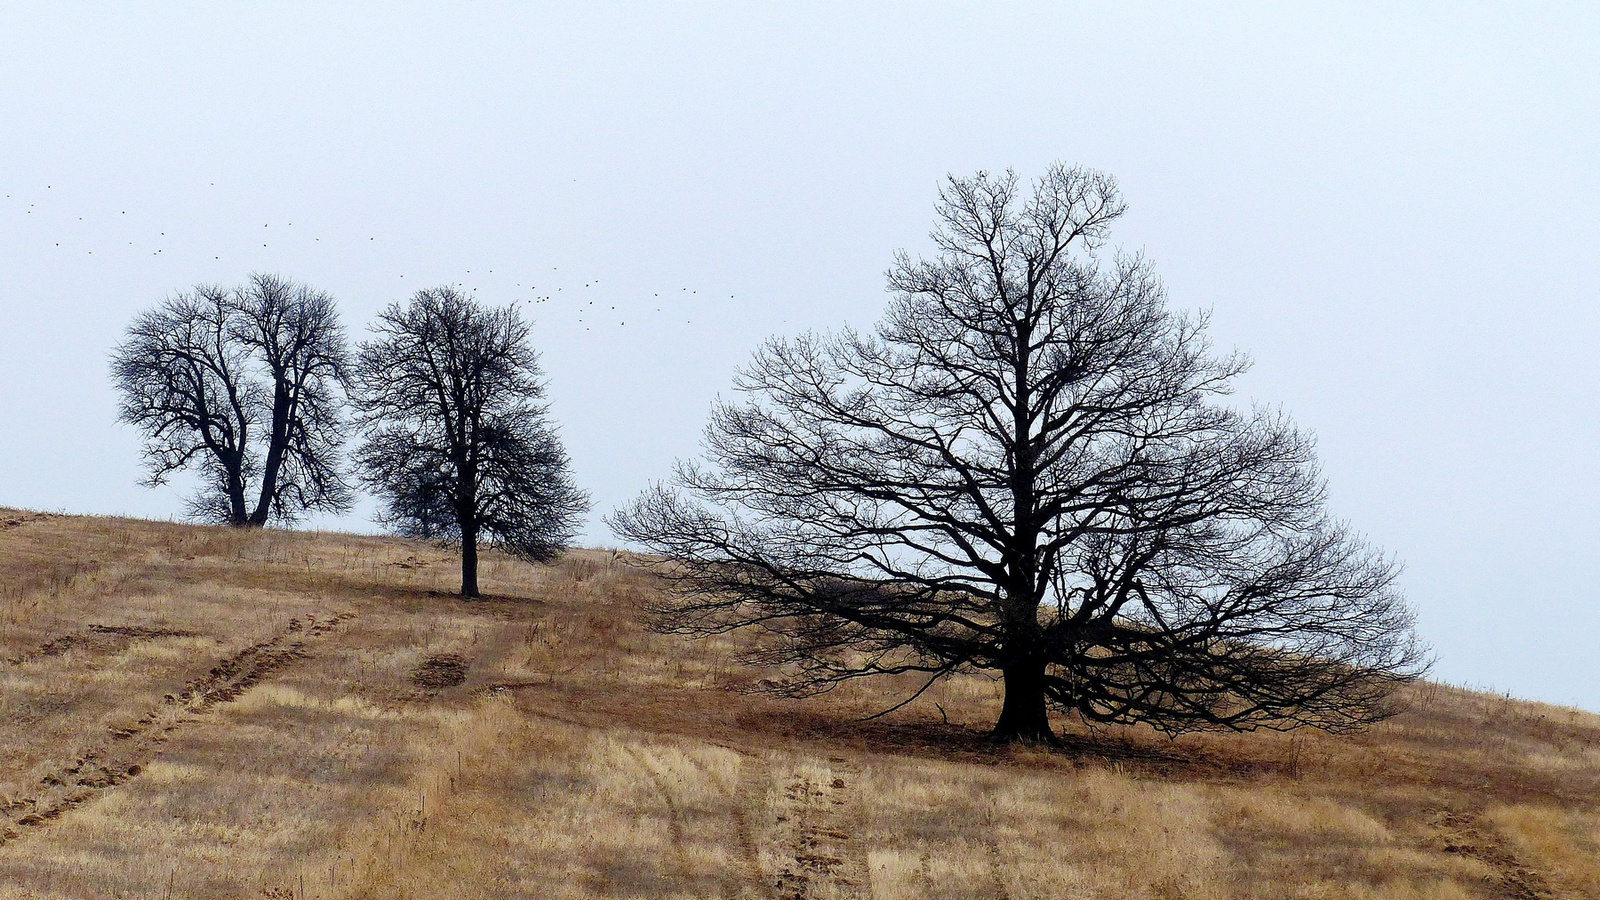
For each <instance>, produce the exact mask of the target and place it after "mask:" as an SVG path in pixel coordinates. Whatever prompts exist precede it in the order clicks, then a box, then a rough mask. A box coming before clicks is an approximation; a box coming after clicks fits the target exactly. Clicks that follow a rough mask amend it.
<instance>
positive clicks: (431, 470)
mask: <svg viewBox="0 0 1600 900" xmlns="http://www.w3.org/2000/svg"><path fill="white" fill-rule="evenodd" d="M373 331H374V332H375V333H376V337H375V338H374V339H373V340H372V341H369V342H367V343H365V344H363V345H362V347H361V350H360V353H359V354H358V357H357V361H356V366H355V379H354V384H355V386H356V390H355V397H354V399H355V405H356V408H357V409H358V410H360V415H361V418H362V421H363V423H364V424H365V425H366V427H367V438H366V441H365V442H364V443H363V444H362V446H361V448H360V449H359V450H358V451H357V454H356V455H357V459H358V461H359V463H360V465H361V469H362V475H361V478H362V480H363V482H364V483H365V484H366V485H367V486H368V487H370V488H371V489H372V490H373V491H374V492H375V493H377V494H378V495H379V496H380V497H382V498H383V501H384V504H385V506H384V511H383V514H382V520H383V521H384V522H385V523H386V524H388V525H389V526H390V527H393V528H395V529H396V530H397V531H399V532H400V533H402V534H406V535H410V536H414V537H422V538H428V539H432V540H437V541H440V542H443V543H446V544H451V545H457V546H459V547H460V548H461V594H462V596H466V597H476V596H478V595H479V591H478V546H479V543H480V541H483V540H485V539H487V540H488V541H491V542H492V543H493V544H494V545H496V546H498V547H500V548H502V549H504V550H506V551H507V552H509V553H511V554H513V555H515V556H518V557H521V558H523V559H528V560H532V561H544V560H548V559H551V558H553V557H555V556H556V555H558V554H559V553H560V552H561V551H562V550H564V549H565V548H566V547H567V545H568V543H569V542H570V541H571V540H572V536H573V535H574V534H575V533H576V530H577V526H578V524H579V521H580V520H581V519H582V517H583V515H584V513H585V512H586V511H587V510H588V508H589V502H588V497H587V496H586V495H585V494H584V493H583V492H581V491H579V490H578V489H577V487H576V486H575V485H574V484H573V483H572V479H571V477H570V475H569V474H568V471H567V455H566V452H565V451H564V450H563V449H562V447H561V443H560V440H559V439H558V438H557V436H556V433H555V430H554V428H553V427H552V426H551V424H550V422H549V419H548V413H549V411H548V407H547V405H546V404H545V403H543V402H542V398H543V397H544V382H543V374H542V372H541V370H540V368H539V358H538V354H537V353H535V351H534V350H533V347H532V346H531V345H530V344H529V342H528V336H529V326H528V324H527V323H526V322H524V321H523V320H522V318H521V317H520V316H519V315H518V314H517V312H516V308H515V307H506V308H503V309H490V308H485V307H483V306H482V305H480V304H479V303H477V302H476V301H475V300H473V299H472V298H470V297H468V296H466V295H464V294H462V293H461V292H459V291H456V290H455V289H453V288H450V287H441V288H434V289H432V290H424V291H418V292H417V293H416V294H415V295H413V296H412V297H411V299H410V301H409V302H408V303H407V304H406V305H405V306H401V305H400V304H398V303H396V304H393V305H391V306H390V307H389V308H388V309H385V310H384V311H383V312H382V313H380V314H379V316H378V321H377V324H376V325H374V326H373Z"/></svg>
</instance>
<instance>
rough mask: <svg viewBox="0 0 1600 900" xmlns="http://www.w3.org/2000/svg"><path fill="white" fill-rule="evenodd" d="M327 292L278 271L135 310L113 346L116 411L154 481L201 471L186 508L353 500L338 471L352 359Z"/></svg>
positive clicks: (226, 515)
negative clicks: (138, 439) (140, 441)
mask: <svg viewBox="0 0 1600 900" xmlns="http://www.w3.org/2000/svg"><path fill="white" fill-rule="evenodd" d="M347 356H348V351H347V350H346V345H345V337H344V330H343V327H342V326H341V325H340V324H339V317H338V310H337V308H336V307H335V304H334V300H333V297H332V296H331V295H329V294H328V293H326V292H324V291H319V290H316V289H314V288H311V287H307V286H305V285H301V284H296V283H295V282H293V281H289V280H287V279H284V278H280V277H278V276H275V275H259V274H258V275H252V276H251V278H250V281H249V282H248V283H247V284H245V285H243V286H240V287H236V288H231V289H229V288H223V287H220V286H216V285H200V286H198V287H196V288H195V289H194V290H193V291H190V292H187V293H181V294H176V295H174V296H172V297H170V298H168V299H167V300H165V301H163V302H162V303H160V304H158V305H157V306H156V307H155V308H154V309H151V310H149V311H146V312H144V313H141V314H140V315H139V316H138V317H136V318H135V319H134V321H133V323H132V324H131V325H130V326H129V327H128V332H127V336H126V337H125V339H124V340H123V342H122V343H121V344H119V345H118V346H117V348H116V349H115V350H114V351H113V352H112V358H111V373H112V382H113V384H114V386H115V387H116V388H117V390H118V391H119V393H120V394H121V403H120V405H119V419H120V420H121V421H123V422H126V423H128V424H130V425H133V426H134V427H136V428H138V429H139V430H140V431H141V432H142V433H143V435H144V441H145V450H144V455H145V463H146V467H147V469H148V471H149V478H148V483H149V484H150V485H152V486H154V485H159V484H164V483H166V482H167V481H168V480H169V479H170V478H171V477H172V476H173V475H174V474H175V473H178V472H180V471H186V470H187V471H193V472H196V473H198V474H199V475H200V477H201V479H202V485H201V488H200V490H199V491H198V492H197V493H196V494H195V495H194V496H193V497H191V498H190V501H189V511H190V513H191V514H192V515H194V516H196V517H198V518H200V519H203V520H206V521H212V522H218V523H224V524H229V525H235V526H256V527H259V526H262V525H265V524H267V522H268V521H269V520H273V519H276V520H279V521H293V520H294V519H296V518H298V517H300V516H302V515H304V514H305V513H307V512H311V511H327V512H338V511H341V510H344V509H348V508H349V506H350V503H351V499H352V498H351V495H350V490H349V487H348V486H347V485H346V484H345V482H344V480H343V477H342V475H341V474H340V451H341V448H342V447H343V444H344V422H343V419H342V417H341V414H340V408H341V402H342V401H341V397H342V393H341V387H340V382H341V379H342V378H343V377H344V369H345V367H346V366H347V365H348V361H347Z"/></svg>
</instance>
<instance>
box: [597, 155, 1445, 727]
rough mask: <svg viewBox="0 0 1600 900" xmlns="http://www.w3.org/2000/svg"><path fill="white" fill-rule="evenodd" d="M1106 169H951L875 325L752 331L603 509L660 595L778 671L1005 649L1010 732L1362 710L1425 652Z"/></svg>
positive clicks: (1359, 719)
mask: <svg viewBox="0 0 1600 900" xmlns="http://www.w3.org/2000/svg"><path fill="white" fill-rule="evenodd" d="M1124 209H1125V206H1124V203H1123V201H1122V199H1121V197H1120V195H1119V192H1118V190H1117V186H1116V184H1115V182H1114V180H1113V179H1111V178H1110V177H1109V176H1107V175H1104V174H1102V173H1099V172H1095V171H1092V170H1087V169H1082V168H1069V167H1065V166H1059V165H1058V166H1055V167H1052V168H1051V169H1050V170H1049V171H1048V172H1047V173H1046V174H1045V175H1044V176H1043V177H1041V178H1040V179H1038V180H1037V181H1036V182H1035V183H1034V184H1033V185H1032V190H1031V192H1025V191H1024V189H1023V186H1022V184H1021V183H1020V181H1019V179H1018V178H1017V177H1016V176H1015V175H1014V174H1012V173H1009V172H1008V173H1006V174H1004V175H999V176H995V175H990V174H986V173H979V174H977V175H976V176H973V177H970V178H957V177H952V178H950V179H949V181H948V183H947V184H946V185H945V186H944V188H943V189H942V191H941V193H940V198H939V204H938V207H937V212H938V226H937V228H936V230H935V231H934V232H933V234H932V239H933V244H934V248H935V253H934V255H933V256H932V258H916V257H912V256H910V255H907V254H904V253H902V254H900V255H898V256H897V257H896V258H895V260H894V264H893V266H892V267H891V269H890V271H889V273H888V283H889V289H890V292H891V295H892V299H891V302H890V304H889V307H888V311H887V314H886V315H885V317H884V318H883V320H882V322H881V323H880V324H879V325H878V326H877V328H876V330H875V331H873V332H871V333H867V334H862V333H857V332H855V331H851V330H843V331H839V332H836V333H830V334H806V335H803V336H800V337H797V338H793V339H774V340H772V341H770V342H769V343H767V344H766V345H765V346H764V347H762V348H761V349H760V350H759V351H758V352H757V353H756V355H755V357H754V359H753V361H752V362H751V363H750V364H749V365H748V366H747V367H745V368H744V369H743V370H742V371H741V372H740V373H739V375H738V377H737V379H736V381H735V389H736V391H737V393H738V395H739V397H738V399H737V400H734V401H729V402H722V403H719V405H718V406H717V407H716V408H715V410H714V412H713V413H712V416H711V420H710V423H709V424H708V426H707V428H706V433H705V448H706V454H705V460H704V461H703V462H688V463H681V464H680V465H679V467H678V468H677V471H676V475H675V477H674V478H673V479H672V480H671V481H670V482H668V483H664V484H659V485H657V486H655V487H654V488H652V489H651V490H649V491H647V492H646V493H645V494H644V495H642V496H641V497H640V498H639V499H638V500H637V501H636V502H635V503H633V504H632V505H631V506H629V507H628V508H626V509H624V510H622V511H620V512H619V513H617V514H616V515H614V516H613V518H612V520H611V521H612V525H613V528H614V529H615V531H616V532H617V533H618V534H619V535H620V536H622V537H624V538H625V539H627V540H630V541H633V542H636V543H637V544H639V545H642V546H644V547H645V548H647V549H649V550H651V551H653V552H654V553H656V554H659V556H660V558H661V559H662V560H663V563H662V565H661V566H660V570H661V572H662V573H663V575H664V576H665V577H666V578H668V579H669V580H670V582H671V583H672V585H673V587H674V590H673V591H672V592H670V594H669V595H668V597H667V599H666V600H664V601H663V602H661V603H660V604H659V605H657V606H655V607H654V608H653V610H652V611H653V613H654V614H655V622H656V624H657V625H658V627H661V628H664V629H668V630H677V631H684V632H690V633H716V632H721V631H726V630H729V629H736V628H745V627H756V628H759V629H761V630H762V631H763V633H764V639H763V640H761V641H760V642H758V645H757V648H756V649H755V650H754V651H752V653H751V656H752V658H753V659H754V661H756V662H758V663H764V664H770V665H773V666H776V667H779V668H780V670H781V672H782V673H783V675H782V677H781V678H780V679H779V680H778V684H779V688H780V689H781V690H785V691H787V692H790V693H793V694H800V695H803V694H807V693H811V692H816V691H822V690H827V689H829V688H831V687H833V686H835V685H837V684H839V683H840V682H842V681H845V680H848V679H851V678H856V677H862V676H866V675H874V674H889V673H908V672H917V673H923V674H924V675H926V676H927V682H926V683H927V684H932V683H933V682H934V681H937V680H938V679H939V678H942V677H946V676H948V675H951V674H953V673H956V672H966V671H979V672H989V673H993V674H995V675H996V676H998V677H1000V678H1002V679H1003V681H1004V687H1005V700H1004V705H1003V708H1002V710H1001V712H1000V715H999V718H998V721H997V723H996V726H995V734H996V736H997V737H999V738H1002V739H1006V740H1018V739H1020V740H1041V739H1050V738H1051V736H1052V732H1051V727H1050V724H1049V720H1048V716H1047V706H1048V705H1053V706H1055V707H1056V708H1057V709H1059V710H1061V711H1064V712H1067V713H1071V714H1073V715H1076V716H1078V717H1081V719H1083V720H1085V721H1087V722H1089V723H1091V724H1093V723H1131V722H1146V723H1149V724H1151V725H1153V726H1154V727H1156V728H1158V729H1162V730H1164V731H1166V732H1168V733H1172V734H1176V733H1179V732H1182V731H1186V730H1191V729H1198V728H1234V729H1244V728H1256V727H1268V728H1290V727H1295V726H1298V725H1314V726H1319V727H1323V728H1328V729H1344V728H1353V727H1359V726H1361V725H1364V724H1368V723H1371V722H1374V721H1377V720H1380V719H1382V718H1383V717H1385V716H1386V715H1389V714H1391V713H1392V711H1393V706H1392V704H1391V703H1390V702H1389V699H1390V697H1391V694H1392V692H1393V690H1394V689H1395V688H1396V686H1398V685H1399V684H1401V683H1403V682H1405V681H1406V680H1407V679H1410V678H1412V677H1415V676H1416V675H1417V674H1419V673H1420V672H1421V671H1422V670H1423V666H1424V660H1423V652H1422V650H1421V649H1420V647H1419V645H1418V644H1417V642H1416V640H1415V637H1414V635H1413V629H1412V620H1411V615H1410V613H1409V611H1408V610H1407V608H1406V605H1405V603H1404V602H1403V599H1402V598H1401V596H1400V595H1399V593H1398V592H1397V591H1396V589H1395V586H1394V582H1395V577H1396V574H1397V572H1398V565H1397V564H1396V563H1395V562H1394V561H1393V560H1392V559H1391V558H1389V557H1387V556H1386V555H1384V554H1383V553H1382V552H1380V551H1379V550H1377V549H1375V548H1373V547H1371V546H1370V545H1368V544H1367V543H1366V542H1365V541H1363V540H1362V539H1361V538H1360V537H1359V536H1358V535H1356V534H1355V533H1354V532H1352V531H1351V530H1350V529H1349V528H1348V527H1347V526H1345V525H1344V524H1342V523H1340V522H1338V521H1336V520H1334V519H1333V518H1332V517H1331V516H1330V515H1329V514H1328V512H1327V511H1326V508H1325V502H1324V485H1323V481H1322V478H1321V476H1320V473H1319V470H1318V467H1317V462H1316V458H1315V453H1314V448H1313V443H1312V440H1311V438H1310V437H1309V436H1308V435H1306V434H1305V433H1303V432H1301V431H1299V430H1297V429H1296V428H1295V427H1294V425H1293V424H1292V423H1291V422H1290V421H1289V419H1288V418H1287V417H1286V416H1285V415H1284V414H1282V413H1280V412H1277V411H1273V410H1270V409H1260V408H1256V409H1249V410H1243V409H1239V408H1237V407H1236V406H1234V405H1232V404H1230V403H1229V402H1228V395H1229V394H1230V392H1231V387H1232V383H1233V381H1234V379H1235V378H1236V377H1237V376H1238V375H1239V374H1240V373H1242V372H1243V371H1244V370H1245V368H1246V365H1247V362H1246V360H1245V358H1244V357H1243V356H1241V355H1239V354H1237V353H1233V354H1223V353H1217V352H1216V351H1214V349H1213V348H1212V346H1211V344H1210V342H1209V340H1208V338H1207V336H1206V326H1207V320H1206V317H1205V316H1204V315H1197V314H1189V313H1180V312H1175V311H1173V310H1171V309H1169V308H1168V305H1167V300H1166V294H1165V291H1164V289H1163V287H1162V285H1161V282H1160V281H1159V279H1158V278H1157V277H1156V275H1155V273H1154V272H1153V270H1152V267H1151V265H1150V264H1149V263H1148V261H1146V260H1145V259H1144V258H1142V257H1140V256H1137V255H1133V256H1130V255H1124V254H1121V253H1112V252H1107V251H1106V250H1105V249H1104V242H1105V240H1106V238H1107V236H1108V233H1109V228H1110V226H1111V224H1112V223H1113V222H1114V221H1115V220H1116V219H1117V218H1118V217H1119V216H1121V215H1122V214H1123V212H1124Z"/></svg>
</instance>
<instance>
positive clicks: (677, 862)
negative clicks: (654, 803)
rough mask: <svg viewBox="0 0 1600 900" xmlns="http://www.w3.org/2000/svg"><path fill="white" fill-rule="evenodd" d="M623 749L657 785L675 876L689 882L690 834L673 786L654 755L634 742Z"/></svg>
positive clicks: (691, 872) (691, 873) (651, 781)
mask: <svg viewBox="0 0 1600 900" xmlns="http://www.w3.org/2000/svg"><path fill="white" fill-rule="evenodd" d="M623 749H624V750H626V751H627V753H628V755H629V756H631V757H633V760H634V762H636V763H638V765H639V768H641V769H643V770H644V772H645V774H646V775H648V776H649V777H650V783H651V784H653V785H654V786H655V789H656V794H657V795H659V796H660V797H661V802H662V804H663V805H665V806H666V808H667V840H668V841H669V842H670V844H671V847H670V848H669V850H668V857H669V860H670V863H671V866H672V868H673V869H674V870H675V872H674V876H675V877H676V878H677V880H678V881H679V882H680V883H687V882H689V881H690V880H692V878H693V875H694V872H693V870H692V869H691V867H690V866H689V856H688V847H687V841H688V836H687V834H686V833H685V832H684V828H683V813H682V811H681V810H679V809H678V802H677V801H676V800H674V799H673V797H672V788H671V786H669V785H668V784H667V779H666V777H665V776H664V775H662V773H661V772H660V771H659V770H658V769H657V768H656V766H655V764H654V758H653V756H652V755H649V754H648V753H647V752H645V751H641V750H640V749H639V748H638V747H636V746H634V745H632V744H628V745H625V746H624V747H623Z"/></svg>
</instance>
